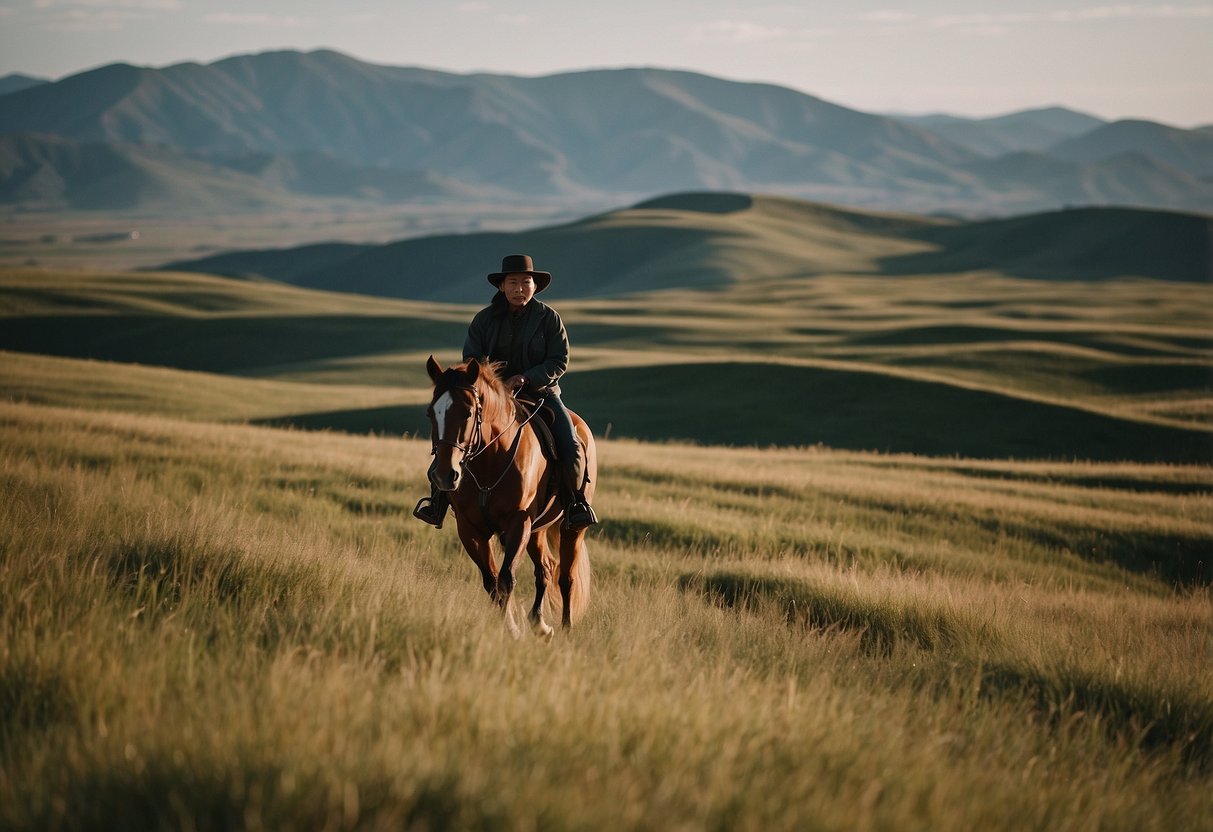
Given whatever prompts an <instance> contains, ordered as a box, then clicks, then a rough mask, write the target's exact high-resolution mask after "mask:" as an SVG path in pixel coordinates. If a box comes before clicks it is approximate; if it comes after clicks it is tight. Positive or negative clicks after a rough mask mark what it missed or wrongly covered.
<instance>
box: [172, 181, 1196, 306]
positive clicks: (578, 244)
mask: <svg viewBox="0 0 1213 832" xmlns="http://www.w3.org/2000/svg"><path fill="white" fill-rule="evenodd" d="M509 251H527V252H532V253H534V254H535V255H536V257H537V258H538V262H539V267H540V268H542V269H545V270H549V271H551V272H552V273H553V274H554V275H556V276H557V279H555V280H553V282H552V285H551V288H550V289H548V290H546V294H545V298H546V297H554V298H570V297H572V298H581V297H609V296H618V295H621V294H630V293H638V292H646V291H652V290H658V289H665V290H668V289H703V288H717V287H724V286H729V285H736V284H743V283H745V282H746V281H762V280H764V279H784V278H788V277H797V276H812V275H819V274H865V273H866V274H873V275H881V274H892V275H900V274H947V273H954V272H964V271H982V270H988V271H1000V272H1003V273H1005V274H1011V275H1016V276H1024V277H1034V278H1040V279H1053V278H1060V279H1067V280H1074V279H1087V280H1098V279H1106V278H1114V277H1125V276H1135V277H1151V278H1156V279H1161V280H1173V281H1190V282H1209V281H1213V217H1207V216H1198V215H1194V214H1186V213H1176V212H1168V211H1156V210H1142V209H1126V208H1083V209H1072V210H1068V211H1059V212H1051V213H1046V214H1036V215H1028V216H1022V217H1014V218H1011V219H1006V220H994V221H984V222H958V221H952V220H941V219H933V218H929V217H920V216H913V215H905V214H889V213H875V212H870V211H862V210H851V209H843V208H837V207H832V206H826V205H821V204H816V203H809V202H802V201H798V200H793V199H788V198H783V197H770V196H766V197H755V196H750V195H748V194H741V193H721V192H713V193H684V194H675V195H670V196H666V197H662V198H659V199H655V200H651V201H648V202H644V203H641V204H639V205H636V206H634V207H633V208H629V209H625V210H621V211H612V212H609V213H606V214H602V215H599V216H594V217H589V218H587V219H584V220H580V221H578V222H574V223H569V224H566V225H559V226H552V227H548V228H540V229H536V230H533V231H524V232H519V233H511V234H507V233H478V234H463V235H444V236H437V237H427V238H422V239H410V240H402V241H399V242H395V243H389V244H386V245H355V244H346V243H332V244H323V245H309V246H303V247H300V248H293V249H276V250H269V251H244V252H230V253H227V254H220V255H216V256H211V257H206V258H203V259H200V260H193V261H188V262H178V263H170V264H167V265H165V266H163V267H161V268H163V269H165V270H170V271H192V272H203V273H208V274H218V275H225V276H229V277H243V278H260V279H267V278H268V279H271V280H277V281H281V282H284V283H290V284H293V285H296V286H304V287H308V288H313V289H325V290H331V291H340V292H354V293H357V294H364V295H378V296H384V297H395V298H408V299H413V300H429V301H444V302H454V303H472V302H476V301H483V300H485V299H486V298H487V296H488V295H491V294H492V288H491V287H490V286H489V285H488V284H487V282H486V280H485V275H486V274H487V273H488V271H491V269H490V268H488V267H489V266H492V265H494V264H495V263H497V262H498V260H499V259H500V257H501V256H502V253H503V252H509Z"/></svg>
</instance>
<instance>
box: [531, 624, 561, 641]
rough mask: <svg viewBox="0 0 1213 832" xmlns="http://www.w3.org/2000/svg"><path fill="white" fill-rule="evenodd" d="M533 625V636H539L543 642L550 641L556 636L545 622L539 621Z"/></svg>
mask: <svg viewBox="0 0 1213 832" xmlns="http://www.w3.org/2000/svg"><path fill="white" fill-rule="evenodd" d="M533 623H534V625H535V635H537V636H539V637H540V638H541V639H543V640H544V641H551V640H552V637H553V636H554V635H556V631H555V630H553V629H552V628H551V626H550V625H549V624H548V623H547V622H546V621H542V620H540V621H535V622H533Z"/></svg>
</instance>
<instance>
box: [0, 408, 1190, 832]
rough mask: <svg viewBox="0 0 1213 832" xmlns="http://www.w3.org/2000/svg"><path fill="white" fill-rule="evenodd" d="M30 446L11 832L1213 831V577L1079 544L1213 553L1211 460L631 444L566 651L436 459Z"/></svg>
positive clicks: (22, 509)
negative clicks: (430, 476) (506, 619)
mask: <svg viewBox="0 0 1213 832" xmlns="http://www.w3.org/2000/svg"><path fill="white" fill-rule="evenodd" d="M0 448H3V457H2V459H3V463H2V465H3V467H2V468H0V645H3V647H2V648H0V703H2V704H3V706H4V707H3V708H0V713H3V714H4V717H3V719H2V720H0V826H3V827H4V828H12V829H35V828H37V829H43V828H60V829H89V828H107V829H115V828H149V827H191V828H252V827H258V826H272V827H279V828H283V827H295V828H315V827H321V826H332V827H333V828H351V829H353V828H389V827H391V828H399V827H401V826H418V827H428V828H435V827H458V828H488V827H490V826H491V827H495V828H502V827H505V828H534V827H536V826H544V827H556V828H569V827H577V828H602V827H611V828H618V827H620V826H624V827H631V828H637V827H642V828H652V827H654V826H658V827H662V828H674V827H697V828H702V827H713V828H724V827H730V828H733V827H739V828H770V827H784V828H787V827H797V828H804V827H809V828H821V829H844V828H846V829H852V828H898V829H915V828H921V829H971V828H974V827H977V826H980V827H982V828H994V829H998V828H1007V829H1011V828H1014V829H1020V828H1024V827H1025V826H1027V827H1041V828H1043V827H1047V828H1051V829H1086V828H1108V829H1174V828H1209V825H1208V818H1209V817H1213V812H1211V810H1213V803H1211V800H1213V798H1210V795H1211V794H1213V790H1210V788H1209V787H1210V785H1211V784H1210V772H1211V770H1213V769H1211V766H1213V694H1211V692H1210V691H1211V690H1213V686H1211V685H1210V681H1213V680H1211V679H1210V677H1209V673H1208V670H1207V668H1208V667H1210V666H1213V652H1211V650H1213V647H1211V646H1213V603H1211V601H1210V598H1209V595H1208V589H1207V577H1206V580H1204V581H1203V582H1200V583H1197V584H1194V585H1187V586H1184V585H1182V584H1179V583H1177V582H1176V581H1174V580H1172V579H1171V578H1170V577H1168V575H1167V574H1166V573H1165V572H1164V571H1161V570H1159V569H1155V568H1148V567H1144V566H1143V565H1142V564H1141V563H1139V562H1138V560H1136V559H1135V557H1133V556H1130V555H1129V554H1128V553H1126V551H1125V550H1124V549H1122V548H1118V547H1117V546H1115V545H1108V546H1107V547H1106V548H1105V549H1103V550H1102V551H1099V552H1094V551H1082V550H1076V549H1071V548H1069V547H1068V545H1067V544H1066V542H1065V541H1066V540H1067V539H1069V540H1081V539H1082V538H1083V531H1082V530H1083V529H1085V528H1087V527H1088V526H1089V525H1090V524H1091V523H1093V522H1094V523H1096V524H1097V525H1098V526H1099V527H1100V528H1103V529H1105V530H1107V531H1108V532H1109V533H1111V532H1113V531H1115V530H1117V529H1119V530H1120V531H1119V532H1118V533H1117V534H1119V535H1120V537H1121V538H1122V539H1123V540H1125V541H1130V542H1132V541H1140V539H1144V538H1148V537H1150V536H1151V535H1163V536H1166V537H1168V539H1170V540H1172V541H1174V542H1176V543H1177V545H1179V546H1180V547H1181V548H1183V547H1187V549H1188V550H1189V551H1192V552H1196V551H1198V550H1203V551H1208V550H1209V548H1210V546H1209V544H1210V542H1213V502H1211V501H1210V498H1209V494H1210V493H1211V492H1213V480H1211V479H1210V475H1209V471H1208V469H1207V468H1205V467H1191V466H1158V465H1154V466H1144V465H1135V464H1127V463H1118V464H1108V463H1103V464H1097V463H1085V464H1062V463H1013V462H994V461H991V462H971V461H967V460H939V459H931V458H923V457H912V456H895V457H890V456H880V455H871V454H864V453H848V452H838V451H826V450H813V449H802V450H778V451H777V450H758V449H750V450H745V449H734V450H730V449H721V448H703V447H691V446H682V445H675V444H667V445H660V446H652V445H645V444H639V443H634V442H626V441H608V442H605V443H604V445H603V451H602V460H603V477H602V481H603V488H602V490H601V492H600V494H601V499H600V501H599V507H600V509H601V513H602V514H603V516H604V518H606V522H604V524H603V525H602V527H601V528H600V530H597V531H595V532H594V533H593V535H592V540H591V552H592V557H593V559H594V565H595V571H596V573H597V575H596V580H595V593H596V594H595V597H594V598H593V600H592V602H591V606H590V611H589V613H588V614H587V616H586V618H585V619H584V620H583V622H582V625H581V626H580V627H579V628H578V629H576V630H574V631H573V632H572V633H571V634H567V635H558V637H557V639H556V641H555V642H554V643H552V644H544V643H542V642H540V641H539V640H537V639H534V638H530V637H525V638H523V639H522V640H520V641H514V640H511V639H510V638H508V636H507V635H506V633H505V628H504V626H503V624H502V622H501V620H500V616H499V615H498V614H496V613H494V612H493V610H492V608H491V607H490V605H489V604H488V602H487V600H486V599H485V598H484V597H483V593H482V590H481V588H480V586H479V578H478V577H477V576H476V574H475V570H474V568H473V567H472V566H471V564H470V562H469V561H468V560H467V557H466V555H464V554H463V553H462V551H461V549H460V548H459V546H458V543H457V541H456V539H455V535H454V534H453V533H452V532H451V531H450V530H449V529H448V530H446V531H443V532H434V531H433V530H431V529H429V528H428V527H424V526H422V525H421V524H419V523H416V522H415V521H412V520H411V519H408V518H407V512H408V509H409V508H410V507H411V502H412V500H413V499H414V498H415V497H416V496H417V495H418V494H420V493H421V491H422V482H423V477H424V467H425V459H426V453H427V446H426V445H425V444H424V443H422V442H417V441H405V440H400V439H392V438H377V437H358V436H348V435H342V434H313V433H303V432H296V431H282V430H275V429H269V428H258V427H252V426H242V425H217V424H207V423H201V422H187V421H180V420H177V419H172V418H167V417H153V416H146V415H138V414H118V413H107V412H96V413H88V412H84V411H80V410H76V409H61V408H52V407H48V406H43V405H34V404H3V405H0ZM655 451H658V452H655ZM995 517H997V518H998V521H999V522H998V523H997V524H993V523H991V522H988V521H987V518H995ZM642 528H648V529H650V530H660V529H682V531H681V532H680V533H678V534H674V533H672V532H671V533H669V534H666V535H665V536H662V535H660V534H652V533H639V530H640V529H642ZM1067 535H1068V536H1069V537H1067ZM1112 536H1116V535H1112ZM529 585H530V579H529V578H524V579H523V580H522V587H529ZM521 591H523V592H524V595H525V594H529V590H527V589H522V590H521Z"/></svg>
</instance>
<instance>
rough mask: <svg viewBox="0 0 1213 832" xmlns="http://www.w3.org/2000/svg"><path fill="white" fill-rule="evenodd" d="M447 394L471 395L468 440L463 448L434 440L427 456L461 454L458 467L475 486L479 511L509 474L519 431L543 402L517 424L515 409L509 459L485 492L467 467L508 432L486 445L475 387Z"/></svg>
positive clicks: (480, 400)
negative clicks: (441, 450)
mask: <svg viewBox="0 0 1213 832" xmlns="http://www.w3.org/2000/svg"><path fill="white" fill-rule="evenodd" d="M451 390H466V391H467V392H469V393H471V394H472V398H473V400H474V401H475V402H476V405H475V408H474V410H473V414H472V419H473V424H472V437H471V439H469V440H468V443H467V444H466V445H461V444H459V443H458V442H454V441H452V440H450V439H435V440H433V441H432V443H431V448H430V456H433V455H435V454H437V453H438V447H439V446H440V445H449V446H450V447H452V448H454V449H456V450H458V451H461V452H462V453H463V460H462V462H461V463H460V467H461V468H462V469H463V470H464V472H465V473H467V475H468V476H469V477H471V478H472V482H474V483H476V488H478V489H479V490H480V507H481V508H482V509H483V508H484V507H485V506H486V505H487V503H488V497H489V492H491V491H492V490H493V489H494V488H496V487H497V486H499V485H501V482H502V480H504V479H505V476H506V474H508V473H509V472H510V468H512V467H513V465H514V459H515V458H516V457H517V456H518V444H519V440H521V439H522V429H523V428H524V427H526V426H527V423H528V422H530V421H531V420H532V419H534V418H535V416H536V414H538V413H539V408H540V406H541V405H542V404H543V399H540V400H539V401H538V402H537V403H536V404H535V408H534V409H533V410H532V411H531V412H530V414H528V415H527V417H526V418H525V419H523V420H522V421H521V422H519V421H518V415H517V409H515V411H514V419H513V420H512V421H511V424H512V425H517V426H518V429H517V431H516V433H515V434H514V439H513V441H512V442H510V458H509V459H507V460H506V462H505V467H504V468H503V469H502V471H501V476H499V477H498V478H497V481H496V482H494V483H493V484H492V485H490V486H489V487H488V488H485V487H484V486H483V485H481V484H480V479H479V478H478V477H477V476H476V472H475V471H473V470H472V469H471V468H469V467H468V465H467V463H469V462H474V461H475V460H476V458H477V457H479V456H480V455H481V454H482V453H484V452H485V451H487V450H488V449H489V448H491V447H493V445H495V444H496V443H497V440H498V439H500V438H501V437H503V436H505V434H506V431H508V430H509V428H506V430H503V431H502V432H501V433H499V434H497V435H496V436H494V437H493V438H492V439H489V440H488V441H487V442H486V441H484V440H483V439H482V438H481V437H482V435H483V425H484V401H483V399H482V398H481V396H480V390H479V389H478V388H477V387H476V386H475V385H469V384H463V385H459V386H458V387H448V388H447V392H450V391H451ZM511 395H512V394H511Z"/></svg>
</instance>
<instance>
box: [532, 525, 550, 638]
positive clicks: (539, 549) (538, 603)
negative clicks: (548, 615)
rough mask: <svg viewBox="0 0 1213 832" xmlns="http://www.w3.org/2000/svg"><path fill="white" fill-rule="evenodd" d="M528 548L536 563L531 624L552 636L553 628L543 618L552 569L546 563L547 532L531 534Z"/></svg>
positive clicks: (542, 633) (539, 632)
mask: <svg viewBox="0 0 1213 832" xmlns="http://www.w3.org/2000/svg"><path fill="white" fill-rule="evenodd" d="M526 550H527V553H528V554H530V556H531V560H532V561H533V562H534V564H535V605H534V606H533V607H531V626H533V627H534V628H535V632H536V633H537V634H538V635H540V636H543V637H544V638H551V637H552V628H551V627H550V626H548V623H547V622H546V621H544V620H543V597H544V595H545V594H546V593H547V588H548V576H549V573H550V572H551V571H552V569H551V565H550V564H545V561H546V560H547V558H548V547H547V534H546V533H545V532H542V531H541V532H538V533H533V534H531V540H530V542H529V543H527V545H526Z"/></svg>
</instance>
